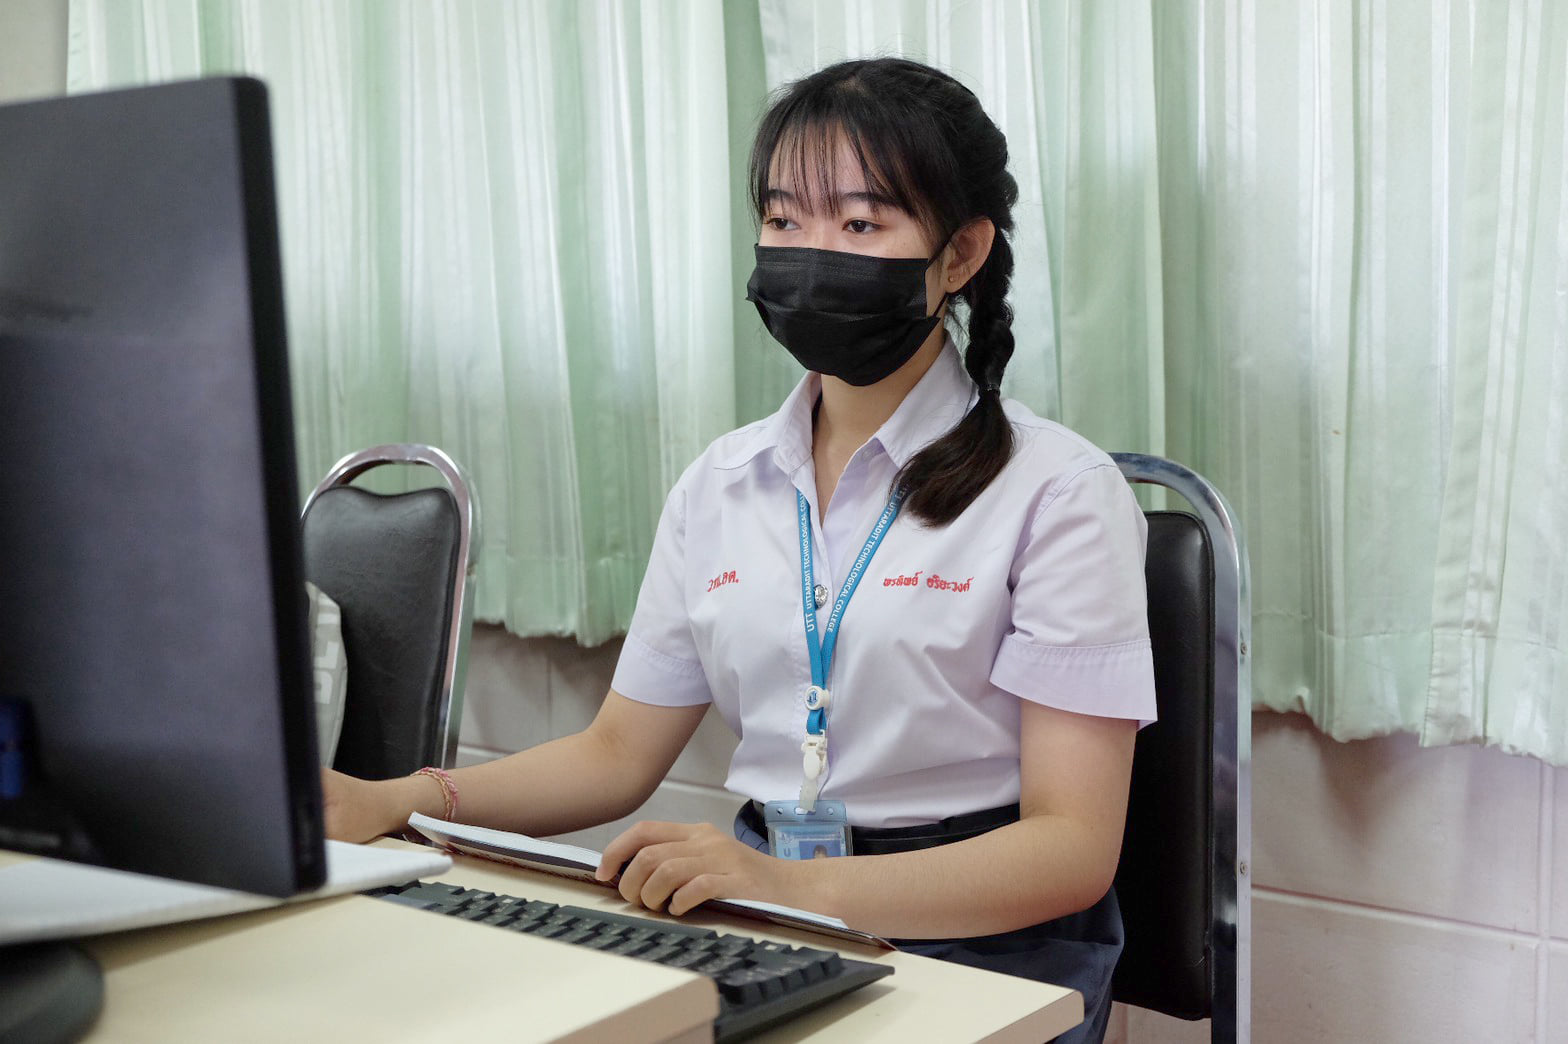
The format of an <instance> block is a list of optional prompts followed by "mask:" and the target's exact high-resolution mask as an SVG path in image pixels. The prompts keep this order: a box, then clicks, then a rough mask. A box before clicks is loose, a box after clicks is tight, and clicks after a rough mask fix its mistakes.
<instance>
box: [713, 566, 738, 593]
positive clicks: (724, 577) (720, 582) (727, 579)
mask: <svg viewBox="0 0 1568 1044" xmlns="http://www.w3.org/2000/svg"><path fill="white" fill-rule="evenodd" d="M738 583H740V577H738V576H736V575H735V570H733V569H731V570H730V571H729V572H727V573H720V574H719V575H718V576H716V577H714V578H713V579H712V580H709V581H708V590H710V591H714V590H717V589H718V588H720V587H723V586H724V585H725V584H738Z"/></svg>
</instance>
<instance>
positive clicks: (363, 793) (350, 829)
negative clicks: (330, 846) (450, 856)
mask: <svg viewBox="0 0 1568 1044" xmlns="http://www.w3.org/2000/svg"><path fill="white" fill-rule="evenodd" d="M388 782H392V781H384V782H380V783H377V782H373V781H371V780H368V779H356V778H355V777H353V776H347V775H344V774H343V773H341V772H335V771H333V770H332V769H328V768H324V769H322V770H321V806H322V807H321V811H322V818H323V820H324V821H325V823H326V830H327V837H329V838H331V839H333V840H334V841H353V842H356V843H358V842H364V841H371V840H374V839H375V838H377V837H380V836H381V835H382V834H384V833H386V832H387V831H388V830H393V829H396V828H397V826H398V825H400V824H401V823H402V822H403V818H404V817H403V816H400V815H398V812H397V810H396V809H395V808H393V807H392V799H393V798H394V797H395V792H396V790H397V788H396V787H394V786H388V785H387V783H388Z"/></svg>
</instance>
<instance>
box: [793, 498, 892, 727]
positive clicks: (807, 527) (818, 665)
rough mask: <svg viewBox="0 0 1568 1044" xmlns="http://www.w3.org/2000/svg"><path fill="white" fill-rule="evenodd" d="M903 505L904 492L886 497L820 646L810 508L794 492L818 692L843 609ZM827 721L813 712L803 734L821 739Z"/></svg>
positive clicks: (802, 587)
mask: <svg viewBox="0 0 1568 1044" xmlns="http://www.w3.org/2000/svg"><path fill="white" fill-rule="evenodd" d="M903 503H904V491H903V489H896V490H894V491H893V495H892V496H890V497H888V500H887V507H885V508H883V509H882V516H881V517H880V518H878V519H877V524H876V525H875V526H874V527H872V530H871V535H870V536H868V537H866V543H865V546H863V547H862V548H861V549H860V554H859V555H858V556H857V557H856V558H855V564H854V565H853V566H851V567H850V570H849V575H848V576H846V577H845V578H844V585H843V586H842V587H841V588H839V592H838V598H836V599H834V601H833V611H832V612H831V613H829V614H828V622H827V626H826V627H824V628H823V629H822V640H821V643H820V644H819V643H818V641H817V600H816V597H815V596H814V594H813V591H814V589H815V587H816V582H815V577H814V576H813V574H812V569H811V507H810V505H808V504H807V503H806V496H805V494H804V493H802V492H801V491H800V490H798V489H797V490H796V491H795V506H796V509H797V510H798V512H799V514H800V604H801V609H802V612H803V613H804V615H805V620H806V652H807V653H808V654H809V655H810V657H811V684H812V685H814V686H816V687H817V688H819V689H825V688H827V684H828V672H829V671H830V670H832V669H833V646H834V645H835V644H837V642H838V625H839V621H841V620H842V619H843V617H844V607H845V606H847V605H849V600H850V598H851V597H852V596H853V595H854V593H855V588H856V587H858V586H860V578H861V577H862V576H863V575H865V572H866V566H867V565H868V564H870V562H871V556H872V555H874V554H876V553H877V548H878V547H881V546H882V538H883V537H884V536H886V535H887V531H888V528H889V527H890V526H892V524H893V519H895V518H897V517H898V509H899V508H900V507H902V506H903ZM826 718H827V711H826V710H825V709H824V708H820V707H819V708H817V709H815V710H812V711H811V712H810V713H809V714H807V716H806V732H807V733H809V734H810V735H813V736H820V735H821V734H822V730H823V728H824V725H825V722H826Z"/></svg>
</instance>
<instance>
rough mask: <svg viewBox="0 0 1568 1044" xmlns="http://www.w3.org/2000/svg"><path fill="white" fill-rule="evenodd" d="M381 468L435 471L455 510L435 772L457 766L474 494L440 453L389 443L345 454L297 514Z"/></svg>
mask: <svg viewBox="0 0 1568 1044" xmlns="http://www.w3.org/2000/svg"><path fill="white" fill-rule="evenodd" d="M383 464H414V465H425V466H427V467H431V468H434V469H435V470H436V472H437V473H438V474H440V476H441V478H442V480H443V481H444V482H445V483H446V487H447V491H448V492H449V493H451V494H452V499H453V501H454V502H455V504H456V506H457V516H458V560H459V561H461V562H462V563H463V569H462V571H461V573H460V574H459V576H458V577H457V578H456V580H455V581H454V582H453V585H452V626H451V628H450V633H449V634H448V636H447V646H446V667H445V670H444V671H443V673H442V678H441V700H440V703H441V710H440V713H439V716H438V720H437V723H436V735H437V736H439V737H440V747H441V750H440V760H439V762H438V767H440V768H451V767H452V766H453V765H455V764H456V763H457V738H458V731H459V729H460V728H461V726H462V722H463V686H464V684H465V682H466V681H467V677H468V635H469V634H470V633H471V632H472V630H473V622H474V601H473V587H474V573H475V568H476V566H477V563H478V555H479V537H480V516H479V502H478V500H477V499H476V498H475V496H474V494H473V486H472V484H471V483H470V482H469V481H468V474H467V472H465V471H464V470H463V468H462V467H461V466H460V465H459V464H458V463H457V461H455V460H453V459H452V458H451V457H450V456H448V455H447V454H446V453H445V452H444V451H442V450H439V449H437V448H435V447H434V446H422V445H418V444H414V443H389V444H387V445H383V446H371V447H370V448H368V449H363V450H360V451H359V452H357V453H350V454H349V455H348V456H346V457H344V458H343V459H342V460H340V461H338V462H337V463H336V464H334V465H333V466H332V469H331V470H330V471H329V472H327V476H326V478H324V479H322V480H321V482H320V483H319V484H318V485H317V486H316V488H315V489H314V490H312V491H311V494H310V496H309V497H307V498H306V499H305V506H304V507H303V508H302V509H301V510H300V518H301V519H303V518H304V517H305V514H306V512H308V511H309V510H310V506H311V505H312V504H313V503H315V501H316V498H317V497H319V496H320V495H321V494H322V493H325V492H326V491H327V490H329V489H332V488H334V487H336V486H347V485H350V484H352V483H353V481H354V480H355V479H357V478H358V477H359V476H361V475H363V474H365V473H366V472H367V471H370V470H371V469H373V468H377V467H380V466H381V465H383Z"/></svg>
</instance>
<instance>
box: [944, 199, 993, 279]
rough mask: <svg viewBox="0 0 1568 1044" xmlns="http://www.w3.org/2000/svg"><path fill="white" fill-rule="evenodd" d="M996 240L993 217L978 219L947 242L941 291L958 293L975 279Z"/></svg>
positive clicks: (954, 234) (955, 233)
mask: <svg viewBox="0 0 1568 1044" xmlns="http://www.w3.org/2000/svg"><path fill="white" fill-rule="evenodd" d="M995 241H996V226H995V225H993V224H992V223H991V219H990V218H975V219H974V220H973V221H971V222H969V224H967V225H965V226H964V227H963V228H960V229H959V230H958V231H957V232H954V233H953V238H952V239H950V240H948V243H947V250H946V251H945V253H946V255H947V259H946V263H945V264H944V265H943V268H942V290H943V291H944V292H945V293H949V294H956V293H958V291H960V290H962V289H963V288H964V284H966V283H968V282H969V280H971V279H973V278H974V275H975V273H976V272H978V271H980V266H981V265H983V264H985V259H986V258H988V257H990V256H991V244H992V243H993V242H995Z"/></svg>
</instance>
